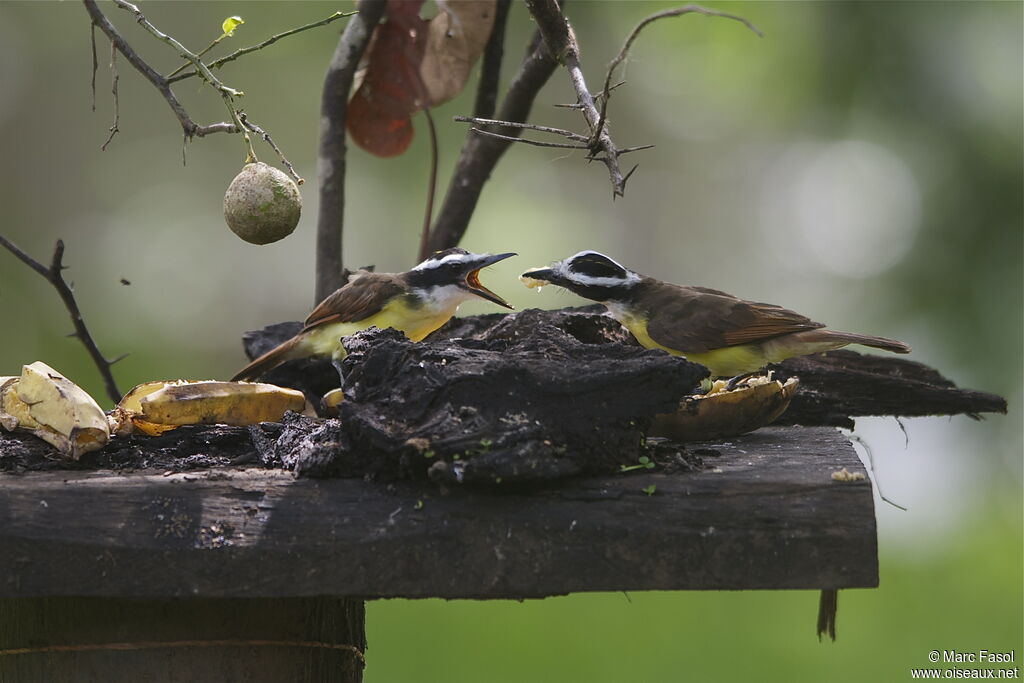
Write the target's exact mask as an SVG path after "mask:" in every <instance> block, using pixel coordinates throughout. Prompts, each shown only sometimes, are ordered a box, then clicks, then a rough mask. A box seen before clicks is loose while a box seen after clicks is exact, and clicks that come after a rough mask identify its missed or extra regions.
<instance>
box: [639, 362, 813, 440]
mask: <svg viewBox="0 0 1024 683" xmlns="http://www.w3.org/2000/svg"><path fill="white" fill-rule="evenodd" d="M725 385H726V382H725V381H722V380H720V381H717V382H715V383H714V385H713V386H712V388H711V390H710V391H709V392H708V393H707V394H704V395H703V396H687V397H686V398H685V399H683V401H682V402H681V403H680V404H679V410H677V411H676V412H674V413H666V414H663V415H656V416H655V417H654V422H652V423H651V428H650V430H649V432H648V434H650V436H663V437H666V438H669V439H672V440H674V441H707V440H709V439H721V438H726V437H731V436H739V435H740V434H746V433H747V432H751V431H754V430H755V429H758V428H759V427H763V426H765V425H767V424H770V423H772V422H773V421H775V420H776V419H777V418H778V417H779V416H780V415H782V413H784V412H785V411H786V408H788V407H789V402H790V401H791V400H792V398H793V395H794V394H795V393H796V389H797V387H798V386H799V385H800V381H799V380H798V379H797V378H796V377H791V378H789V379H788V380H787V381H786V383H785V384H783V383H782V382H779V381H778V380H773V379H770V378H769V377H764V376H755V377H749V378H747V379H746V380H744V381H743V382H741V383H740V384H739V385H738V386H737V387H736V388H735V389H733V390H731V391H726V390H725Z"/></svg>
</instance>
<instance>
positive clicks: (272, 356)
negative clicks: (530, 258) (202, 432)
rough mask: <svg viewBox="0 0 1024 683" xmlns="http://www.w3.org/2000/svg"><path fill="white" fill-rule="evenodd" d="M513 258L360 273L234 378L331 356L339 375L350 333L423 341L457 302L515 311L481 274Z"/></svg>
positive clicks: (452, 260) (435, 260)
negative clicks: (374, 330) (389, 332)
mask: <svg viewBox="0 0 1024 683" xmlns="http://www.w3.org/2000/svg"><path fill="white" fill-rule="evenodd" d="M510 256H515V254H513V253H507V254H493V255H492V254H473V253H470V252H468V251H466V250H465V249H460V248H458V247H455V248H452V249H445V250H444V251H439V252H437V253H435V254H434V255H433V256H431V257H430V258H428V259H426V260H425V261H423V262H422V263H420V264H419V265H417V266H416V267H414V268H413V269H412V270H409V271H406V272H404V273H371V272H369V271H365V270H364V271H359V272H357V273H355V274H354V275H352V277H351V278H349V281H348V282H347V283H346V284H345V285H344V286H343V287H341V288H340V289H338V290H337V291H335V292H334V293H333V294H331V295H330V296H328V297H327V298H326V299H324V300H323V301H321V302H320V304H319V305H318V306H317V307H316V308H315V309H313V312H312V313H310V314H309V317H308V318H306V322H305V324H304V325H303V327H302V330H301V331H300V332H299V333H298V334H297V335H295V336H294V337H292V338H291V339H289V340H288V341H286V342H284V343H283V344H281V345H279V346H277V347H275V348H273V349H271V350H270V351H268V352H267V353H265V354H263V355H262V356H260V357H259V358H256V359H255V360H253V361H252V362H251V363H249V364H248V365H246V366H245V367H244V368H242V369H241V370H240V371H238V372H237V373H236V374H235V376H234V377H232V378H231V379H232V381H239V380H251V379H255V378H257V377H259V376H260V375H262V374H264V373H266V372H268V371H270V370H272V369H274V368H276V367H277V366H278V365H280V364H281V363H283V362H285V361H287V360H292V359H295V358H308V357H311V356H329V357H330V358H331V360H332V363H333V364H334V366H335V368H337V369H338V372H339V375H340V373H341V360H342V359H344V357H345V349H344V347H343V346H342V345H341V338H342V337H345V336H347V335H350V334H354V333H356V332H358V331H360V330H365V329H368V328H370V327H378V328H381V329H384V328H388V327H391V328H394V329H396V330H398V331H400V332H402V333H403V334H405V336H407V337H408V338H409V339H411V340H412V341H420V340H421V339H423V338H424V337H426V336H427V335H428V334H430V333H431V332H433V331H434V330H436V329H437V328H439V327H441V325H443V324H445V323H446V322H447V321H448V319H449V318H451V317H452V316H453V315H455V311H456V310H458V308H459V304H461V303H462V302H463V301H466V300H468V299H472V298H474V297H480V298H481V299H486V300H487V301H491V302H494V303H496V304H498V305H499V306H504V307H505V308H508V309H511V308H512V306H511V305H510V304H509V303H508V302H506V301H505V300H504V299H502V298H501V297H500V296H498V295H497V294H495V293H494V292H492V291H491V290H489V289H487V288H486V287H484V286H483V284H481V282H480V271H481V270H483V269H484V268H486V267H487V266H490V265H492V264H494V263H497V262H498V261H501V260H504V259H507V258H509V257H510Z"/></svg>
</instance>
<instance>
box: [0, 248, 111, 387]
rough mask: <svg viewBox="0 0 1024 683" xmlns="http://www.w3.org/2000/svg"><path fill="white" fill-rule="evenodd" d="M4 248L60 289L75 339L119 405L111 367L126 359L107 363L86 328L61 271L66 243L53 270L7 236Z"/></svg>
mask: <svg viewBox="0 0 1024 683" xmlns="http://www.w3.org/2000/svg"><path fill="white" fill-rule="evenodd" d="M0 246H3V247H4V248H6V249H7V251H9V252H11V253H12V254H14V255H15V256H16V257H18V259H19V260H21V262H22V263H24V264H25V265H27V266H28V267H29V268H31V269H32V270H34V271H36V272H37V273H39V274H40V275H42V276H43V277H44V278H45V279H46V281H47V282H49V283H50V284H51V285H53V287H54V289H56V290H57V294H59V295H60V298H61V301H63V302H64V306H65V307H66V308H67V309H68V313H70V314H71V322H72V324H74V326H75V332H74V334H73V335H72V336H74V337H78V339H79V341H81V342H82V344H83V345H84V346H85V349H86V350H87V351H88V352H89V356H91V357H92V360H93V362H94V363H95V364H96V367H97V368H98V369H99V371H100V375H101V376H102V377H103V384H104V386H105V387H106V390H107V396H109V397H110V400H112V401H113V402H114V403H117V402H119V401H120V400H121V392H120V391H118V388H117V383H116V382H115V381H114V375H113V374H112V373H111V372H110V366H112V365H113V364H114V363H116V362H117V361H119V360H121V359H122V358H124V357H125V356H120V357H118V358H115V359H114V360H107V359H106V357H105V356H104V355H103V354H102V353H101V352H100V349H99V347H98V346H96V342H95V341H94V340H93V338H92V335H91V334H89V329H88V328H87V327H86V326H85V320H84V319H83V318H82V312H81V311H80V310H79V309H78V303H77V302H76V301H75V295H74V292H73V291H72V290H71V287H70V286H68V283H67V282H65V281H64V276H63V275H62V274H61V271H63V270H64V268H65V267H66V266H65V265H64V264H63V263H62V260H63V258H64V242H63V241H62V240H57V245H56V247H54V250H53V259H51V261H50V267H49V268H47V267H46V266H44V265H43V264H42V263H40V262H39V261H36V260H35V259H34V258H32V257H31V256H29V255H28V254H26V253H25V252H24V251H22V250H21V249H19V248H18V246H17V245H15V244H14V243H13V242H11V241H10V240H8V239H7V238H6V237H4V236H3V235H0ZM126 355H127V354H126Z"/></svg>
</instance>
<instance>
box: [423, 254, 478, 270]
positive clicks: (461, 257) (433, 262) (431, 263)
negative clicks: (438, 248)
mask: <svg viewBox="0 0 1024 683" xmlns="http://www.w3.org/2000/svg"><path fill="white" fill-rule="evenodd" d="M471 256H472V254H448V255H447V256H442V257H441V258H439V259H427V260H426V261H424V262H423V263H420V264H419V265H417V266H416V267H414V268H413V270H426V269H427V268H436V267H437V266H440V265H443V264H445V263H452V262H454V261H466V260H468V259H469V258H470V257H471Z"/></svg>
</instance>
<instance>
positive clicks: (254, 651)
mask: <svg viewBox="0 0 1024 683" xmlns="http://www.w3.org/2000/svg"><path fill="white" fill-rule="evenodd" d="M364 620H365V608H364V605H363V603H362V601H359V600H351V599H344V598H285V599H276V598H257V599H249V598H241V599H238V598H226V599H219V600H218V599H196V600H188V599H185V600H182V599H154V600H131V599H120V598H73V597H72V598H68V597H44V598H7V599H0V651H4V650H7V651H8V653H7V654H6V656H0V681H19V682H23V681H24V682H27V681H75V683H129V682H130V683H136V682H138V681H146V682H147V683H176V682H177V681H218V682H219V683H229V682H241V681H245V682H246V683H263V682H266V683H272V682H273V683H277V682H280V681H317V682H318V683H320V682H322V683H358V681H361V680H362V671H363V665H364V663H363V652H364V651H365V650H366V638H365V635H364V624H363V622H364Z"/></svg>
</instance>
